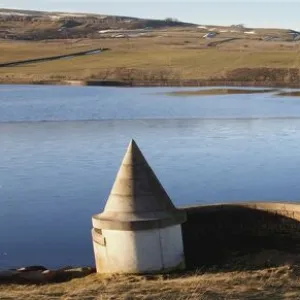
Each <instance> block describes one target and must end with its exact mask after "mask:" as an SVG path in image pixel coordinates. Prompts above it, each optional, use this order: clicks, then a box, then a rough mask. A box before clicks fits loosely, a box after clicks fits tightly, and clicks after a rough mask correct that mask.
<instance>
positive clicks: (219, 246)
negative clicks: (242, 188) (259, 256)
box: [182, 202, 300, 269]
mask: <svg viewBox="0 0 300 300" xmlns="http://www.w3.org/2000/svg"><path fill="white" fill-rule="evenodd" d="M182 209H183V210H185V211H186V212H187V221H186V222H185V223H184V224H182V232H183V242H184V251H185V257H186V264H187V267H188V268H189V269H194V268H202V267H203V266H204V267H205V266H208V267H209V266H212V265H213V266H222V265H226V264H228V263H230V261H232V259H233V258H235V257H239V256H244V255H248V254H254V253H259V252H261V251H264V250H278V251H284V252H289V253H300V204H297V203H264V202H257V203H256V202H255V203H254V202H253V203H232V204H220V205H208V206H195V207H187V208H182Z"/></svg>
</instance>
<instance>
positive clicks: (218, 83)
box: [0, 79, 300, 89]
mask: <svg viewBox="0 0 300 300" xmlns="http://www.w3.org/2000/svg"><path fill="white" fill-rule="evenodd" d="M0 85H53V86H56V85H57V86H82V87H83V86H86V87H90V86H99V87H131V88H138V87H149V88H151V87H174V88H180V87H183V88H184V87H190V88H196V87H199V88H200V87H240V88H245V87H246V88H251V87H252V88H291V89H299V88H300V82H299V83H287V82H272V81H234V80H197V79H195V80H184V81H178V80H169V81H137V80H135V81H132V82H128V81H121V80H120V81H119V80H24V79H22V80H18V79H16V80H0Z"/></svg>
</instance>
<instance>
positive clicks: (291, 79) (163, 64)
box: [0, 30, 300, 86]
mask: <svg viewBox="0 0 300 300" xmlns="http://www.w3.org/2000/svg"><path fill="white" fill-rule="evenodd" d="M213 41H214V43H213V44H212V43H211V42H212V41H211V40H210V41H209V40H205V39H201V38H200V36H199V33H197V32H195V31H193V30H190V31H189V30H186V31H164V32H160V31H157V32H156V33H155V34H153V36H151V37H139V38H131V39H113V38H105V39H93V40H91V39H90V40H89V39H82V40H67V41H66V40H62V41H58V40H56V41H55V40H54V41H40V42H21V41H0V53H1V57H0V62H2V63H3V62H8V61H14V60H20V59H32V58H37V57H45V56H52V55H64V54H68V53H72V52H76V51H84V50H87V49H91V48H110V49H111V51H108V52H105V53H99V54H97V55H91V56H85V57H76V58H73V59H66V60H58V61H52V62H42V63H35V64H28V65H24V66H15V67H7V68H0V82H1V83H34V82H37V83H38V82H49V81H52V82H62V81H66V80H81V81H90V80H93V81H103V80H104V81H106V80H111V81H121V82H126V83H128V84H132V85H175V84H176V85H182V86H183V85H210V84H209V83H211V85H216V84H219V83H221V82H228V83H229V84H230V83H233V84H231V85H244V82H245V83H246V84H247V82H251V85H258V86H262V85H268V86H271V85H273V86H278V85H281V86H291V85H293V86H297V84H298V82H299V78H300V76H299V74H298V73H299V68H300V44H298V42H276V41H263V40H255V39H250V38H249V39H245V38H243V39H242V38H237V39H234V40H229V41H228V42H222V39H220V40H218V38H217V39H214V40H213ZM218 41H219V42H220V43H218ZM253 70H254V71H253ZM291 70H293V71H291ZM297 72H298V73H297ZM277 74H279V75H277Z"/></svg>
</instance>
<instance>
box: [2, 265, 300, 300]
mask: <svg viewBox="0 0 300 300" xmlns="http://www.w3.org/2000/svg"><path fill="white" fill-rule="evenodd" d="M298 275H299V274H297V272H296V271H295V270H293V269H292V268H291V267H290V266H281V267H277V268H267V269H264V270H259V271H244V272H228V273H226V272H224V273H222V272H219V273H214V272H210V273H206V274H200V273H199V274H197V273H193V274H186V275H182V276H178V275H177V276H162V275H160V276H159V275H157V276H134V275H132V276H121V275H119V276H118V275H115V276H106V277H104V276H100V275H96V274H94V275H90V276H88V277H85V278H81V279H73V280H72V281H70V282H65V283H59V284H48V285H40V286H38V285H28V286H24V285H0V299H3V300H4V299H5V300H12V299H14V300H24V299H25V300H26V299H30V300H56V299H62V300H75V299H76V300H92V299H97V300H108V299H110V300H112V299H120V300H130V299H143V300H145V299H157V300H173V299H176V300H196V299H197V300H201V299H202V300H204V299H205V300H206V299H213V300H217V299H236V300H238V299H253V300H254V299H256V300H260V299H272V300H283V299H285V300H288V299H300V281H299V278H298Z"/></svg>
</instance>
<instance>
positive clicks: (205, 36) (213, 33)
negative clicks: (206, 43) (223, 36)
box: [203, 32, 217, 39]
mask: <svg viewBox="0 0 300 300" xmlns="http://www.w3.org/2000/svg"><path fill="white" fill-rule="evenodd" d="M216 35H217V33H216V32H208V33H206V34H204V36H203V38H204V39H211V38H214V37H215V36H216Z"/></svg>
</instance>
